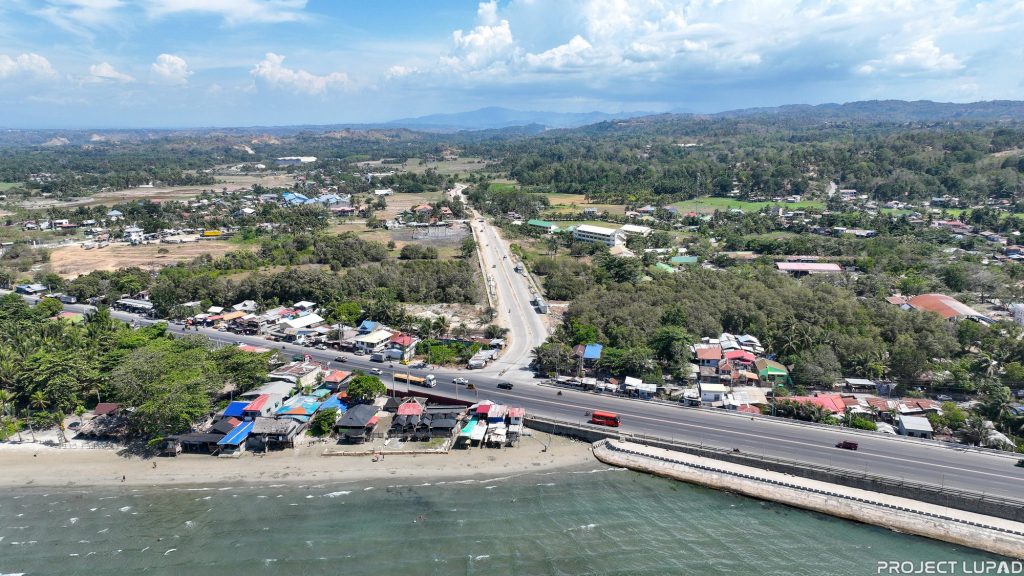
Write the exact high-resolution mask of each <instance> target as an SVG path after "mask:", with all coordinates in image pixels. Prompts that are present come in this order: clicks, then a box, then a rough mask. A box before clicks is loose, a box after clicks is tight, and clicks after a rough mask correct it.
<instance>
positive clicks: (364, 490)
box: [363, 486, 373, 492]
mask: <svg viewBox="0 0 1024 576" xmlns="http://www.w3.org/2000/svg"><path fill="white" fill-rule="evenodd" d="M367 490H373V486H367V487H366V488H363V492H366V491H367Z"/></svg>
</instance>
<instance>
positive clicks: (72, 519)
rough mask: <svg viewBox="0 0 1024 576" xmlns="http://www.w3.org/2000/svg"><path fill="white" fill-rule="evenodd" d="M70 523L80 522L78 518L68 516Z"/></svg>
mask: <svg viewBox="0 0 1024 576" xmlns="http://www.w3.org/2000/svg"><path fill="white" fill-rule="evenodd" d="M68 524H78V518H68Z"/></svg>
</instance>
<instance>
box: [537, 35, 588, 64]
mask: <svg viewBox="0 0 1024 576" xmlns="http://www.w3.org/2000/svg"><path fill="white" fill-rule="evenodd" d="M593 52H594V47H593V46H591V44H590V42H587V41H586V40H584V39H583V37H582V36H580V35H579V34H577V35H576V36H573V38H572V40H570V41H569V42H567V43H565V44H562V45H561V46H556V47H554V48H552V49H550V50H546V51H544V52H541V53H540V54H527V55H526V63H527V65H529V67H530V68H534V69H537V70H546V71H558V70H564V69H567V68H579V67H582V66H586V65H587V64H588V63H589V62H588V60H589V57H590V56H591V55H592V54H593Z"/></svg>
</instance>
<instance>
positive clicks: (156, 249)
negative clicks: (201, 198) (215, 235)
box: [50, 240, 249, 278]
mask: <svg viewBox="0 0 1024 576" xmlns="http://www.w3.org/2000/svg"><path fill="white" fill-rule="evenodd" d="M161 248H166V249H167V253H166V254H161V253H160V249H161ZM248 249H249V247H246V246H238V245H237V244H230V243H228V242H223V241H216V240H212V241H211V240H206V241H200V242H191V243H188V244H148V245H143V246H131V245H129V244H120V243H118V244H111V245H110V246H108V247H106V248H93V249H92V250H86V249H84V248H82V247H81V245H77V244H76V245H73V246H66V247H63V248H56V249H54V250H53V251H51V252H50V269H51V270H53V271H54V272H56V273H57V274H60V275H61V276H63V277H65V278H75V277H78V276H80V275H82V274H88V273H89V272H92V271H93V270H117V269H118V268H127V267H131V266H138V267H139V268H145V269H148V270H158V269H160V268H163V267H165V266H170V265H172V264H177V263H178V262H181V261H184V260H191V259H193V258H195V257H197V256H201V255H203V254H210V255H213V256H220V255H222V254H225V253H227V252H231V251H232V250H248Z"/></svg>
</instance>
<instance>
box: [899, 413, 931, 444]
mask: <svg viewBox="0 0 1024 576" xmlns="http://www.w3.org/2000/svg"><path fill="white" fill-rule="evenodd" d="M896 426H897V430H898V431H899V433H900V435H901V436H909V437H911V438H931V437H932V432H933V430H932V423H931V422H929V421H928V419H927V418H925V417H924V416H904V415H903V414H900V415H899V416H897V417H896Z"/></svg>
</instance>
